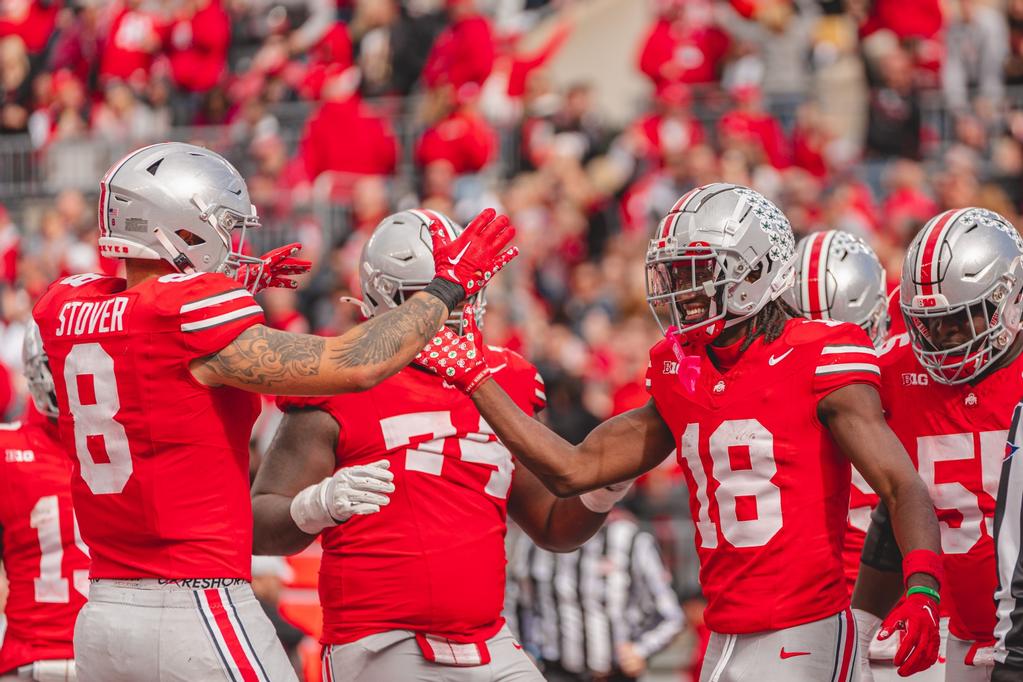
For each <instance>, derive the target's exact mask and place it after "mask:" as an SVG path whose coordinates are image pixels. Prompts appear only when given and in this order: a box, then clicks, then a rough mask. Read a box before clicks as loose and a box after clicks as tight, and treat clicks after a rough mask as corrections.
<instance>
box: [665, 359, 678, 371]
mask: <svg viewBox="0 0 1023 682" xmlns="http://www.w3.org/2000/svg"><path fill="white" fill-rule="evenodd" d="M663 373H664V374H678V363H677V362H674V361H672V360H665V361H664V372H663Z"/></svg>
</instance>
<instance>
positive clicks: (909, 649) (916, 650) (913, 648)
mask: <svg viewBox="0 0 1023 682" xmlns="http://www.w3.org/2000/svg"><path fill="white" fill-rule="evenodd" d="M897 631H900V632H902V641H901V643H900V644H899V650H898V651H897V652H896V653H895V659H894V660H893V662H894V663H895V666H896V667H897V668H898V672H899V675H901V676H902V677H909V676H910V675H913V674H915V673H918V672H920V671H922V670H927V668H930V667H931V666H932V665H934V662H935V661H937V660H938V640H939V635H938V603H937V602H936V601H934V599H932V598H931V597H929V596H927V595H926V594H910V595H907V596H905V597H903V598H902V599H900V600H899V603H898V604H896V605H895V608H894V609H892V612H891V613H889V614H888V617H887V618H885V619H884V622H883V623H881V629H880V630H879V631H878V633H877V638H878V639H880V640H885V639H888V638H889V637H891V636H892V635H893V634H895V632H897Z"/></svg>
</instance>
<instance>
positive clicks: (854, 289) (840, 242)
mask: <svg viewBox="0 0 1023 682" xmlns="http://www.w3.org/2000/svg"><path fill="white" fill-rule="evenodd" d="M795 266H796V281H795V284H793V286H792V287H791V288H790V289H788V290H787V291H786V292H785V294H784V296H783V300H784V301H785V302H786V303H787V304H788V305H789V306H790V307H791V308H792V309H793V310H795V311H796V312H797V313H799V314H800V315H802V316H803V317H805V318H808V319H811V320H838V321H839V322H851V323H853V324H855V325H858V326H860V327H862V328H863V331H865V332H867V336H869V337H870V339H871V341H873V342H874V345H875V346H880V345H881V344H882V343H884V342H885V340H886V339H887V337H888V323H889V322H890V320H889V316H888V297H887V296H886V295H885V289H886V277H885V271H884V267H882V265H881V261H880V260H878V258H877V254H875V253H874V250H873V249H872V248H870V245H869V244H867V242H865V241H863V240H862V239H860V238H859V237H857V236H855V235H852V234H849V233H848V232H843V231H841V230H826V231H824V232H814V233H813V234H811V235H808V236H806V237H804V238H803V239H801V240H800V241H799V244H797V245H796V260H795Z"/></svg>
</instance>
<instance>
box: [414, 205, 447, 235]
mask: <svg viewBox="0 0 1023 682" xmlns="http://www.w3.org/2000/svg"><path fill="white" fill-rule="evenodd" d="M409 213H411V214H413V215H415V216H417V217H418V218H419V219H420V220H422V221H423V222H424V223H426V225H427V226H429V225H431V224H433V221H435V220H436V221H438V222H440V224H441V225H443V226H444V230H445V231H446V232H447V233H448V239H457V238H458V235H457V234H455V228H454V225H452V223H451V219H450V218H448V217H447V216H446V215H444V214H442V213H437V212H436V211H431V210H429V209H426V208H413V209H410V210H409Z"/></svg>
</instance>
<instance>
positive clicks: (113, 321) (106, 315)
mask: <svg viewBox="0 0 1023 682" xmlns="http://www.w3.org/2000/svg"><path fill="white" fill-rule="evenodd" d="M127 307H128V297H127V296H116V297H114V298H108V299H106V300H103V301H68V302H67V303H65V304H64V305H63V306H61V309H60V312H59V313H57V320H58V321H59V322H60V325H59V326H58V327H57V331H56V335H57V336H81V335H89V334H110V333H113V332H121V331H124V311H125V309H126V308H127Z"/></svg>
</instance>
